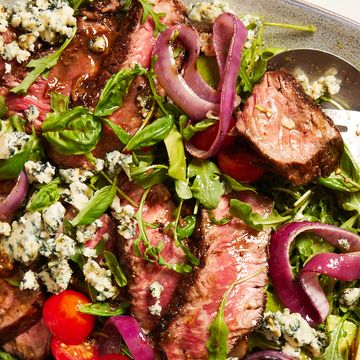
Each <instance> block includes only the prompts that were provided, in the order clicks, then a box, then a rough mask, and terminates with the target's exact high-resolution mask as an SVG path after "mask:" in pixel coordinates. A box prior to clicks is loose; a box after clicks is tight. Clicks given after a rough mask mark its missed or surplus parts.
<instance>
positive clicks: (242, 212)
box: [230, 199, 291, 230]
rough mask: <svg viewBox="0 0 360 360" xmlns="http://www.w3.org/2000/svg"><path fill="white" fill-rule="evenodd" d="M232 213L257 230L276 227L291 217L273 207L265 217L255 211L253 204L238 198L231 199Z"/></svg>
mask: <svg viewBox="0 0 360 360" xmlns="http://www.w3.org/2000/svg"><path fill="white" fill-rule="evenodd" d="M230 213H231V214H232V215H234V216H235V217H237V218H239V219H241V220H243V221H244V222H245V224H247V225H249V226H250V227H252V228H253V229H255V230H263V229H264V227H268V226H271V227H275V226H277V225H280V224H282V223H284V222H286V221H287V220H289V219H291V216H290V215H289V216H281V215H279V214H278V212H277V211H276V210H275V209H273V211H272V213H271V214H270V215H269V216H267V217H263V216H261V215H260V214H258V213H255V212H254V211H253V209H252V207H251V205H249V204H247V203H244V202H242V201H240V200H238V199H231V200H230Z"/></svg>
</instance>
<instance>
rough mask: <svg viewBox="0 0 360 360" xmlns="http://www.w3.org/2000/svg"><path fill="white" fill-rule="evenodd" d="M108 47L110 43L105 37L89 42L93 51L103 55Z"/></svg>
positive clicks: (98, 37) (97, 37)
mask: <svg viewBox="0 0 360 360" xmlns="http://www.w3.org/2000/svg"><path fill="white" fill-rule="evenodd" d="M107 47H108V41H107V38H106V37H105V36H96V37H95V38H94V39H91V40H90V42H89V48H90V50H91V51H93V52H96V53H102V52H104V51H105V50H106V48H107Z"/></svg>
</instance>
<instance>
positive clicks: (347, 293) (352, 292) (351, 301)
mask: <svg viewBox="0 0 360 360" xmlns="http://www.w3.org/2000/svg"><path fill="white" fill-rule="evenodd" d="M359 301H360V288H347V289H345V290H344V291H343V292H342V294H341V296H340V299H339V302H340V304H341V305H344V306H346V307H347V308H349V309H353V308H355V307H356V306H357V305H358V304H359Z"/></svg>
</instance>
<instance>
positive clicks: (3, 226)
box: [0, 221, 11, 236]
mask: <svg viewBox="0 0 360 360" xmlns="http://www.w3.org/2000/svg"><path fill="white" fill-rule="evenodd" d="M10 233H11V226H10V224H8V223H7V222H2V221H0V235H4V236H10Z"/></svg>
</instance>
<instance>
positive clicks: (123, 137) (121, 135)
mask: <svg viewBox="0 0 360 360" xmlns="http://www.w3.org/2000/svg"><path fill="white" fill-rule="evenodd" d="M102 121H103V122H104V123H105V124H106V125H107V126H109V127H110V128H111V129H112V131H113V132H114V134H115V135H116V136H117V137H118V139H119V140H120V141H121V142H122V143H123V144H124V145H126V144H127V143H128V142H129V141H130V139H131V135H129V134H128V133H127V132H126V131H125V130H124V129H123V128H122V127H120V126H119V125H117V124H115V123H113V122H112V121H111V120H109V119H105V118H102Z"/></svg>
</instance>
